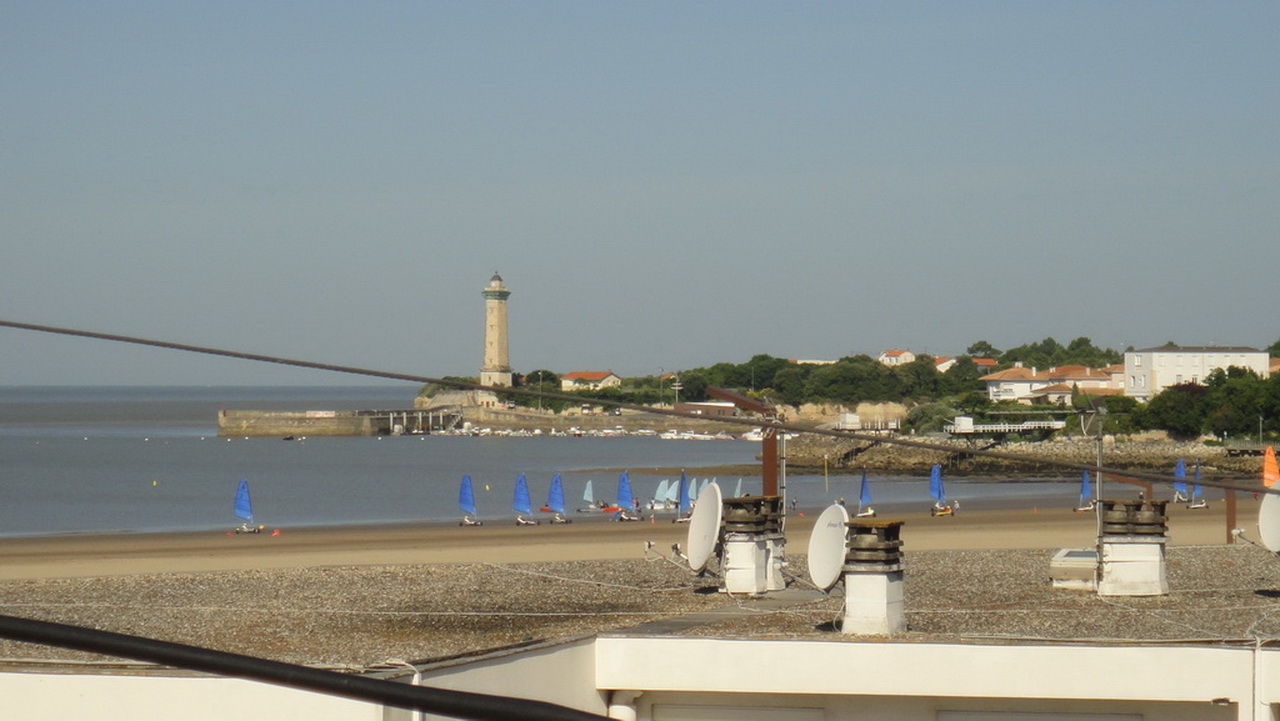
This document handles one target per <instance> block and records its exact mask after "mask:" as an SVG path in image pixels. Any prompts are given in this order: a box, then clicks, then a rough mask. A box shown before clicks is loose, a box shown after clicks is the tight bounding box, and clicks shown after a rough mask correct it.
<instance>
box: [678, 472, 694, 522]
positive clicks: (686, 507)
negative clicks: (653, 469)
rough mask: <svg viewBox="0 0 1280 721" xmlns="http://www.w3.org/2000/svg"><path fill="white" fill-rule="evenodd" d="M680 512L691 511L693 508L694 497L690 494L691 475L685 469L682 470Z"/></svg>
mask: <svg viewBox="0 0 1280 721" xmlns="http://www.w3.org/2000/svg"><path fill="white" fill-rule="evenodd" d="M679 502H680V512H681V513H689V512H691V511H692V510H693V498H692V497H691V496H690V495H689V477H688V476H686V475H685V473H684V470H683V469H681V470H680V497H679Z"/></svg>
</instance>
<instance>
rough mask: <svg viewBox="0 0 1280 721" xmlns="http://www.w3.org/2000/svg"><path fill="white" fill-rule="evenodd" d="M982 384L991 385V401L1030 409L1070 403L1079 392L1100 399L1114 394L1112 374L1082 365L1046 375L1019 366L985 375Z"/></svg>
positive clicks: (1060, 368) (1050, 371)
mask: <svg viewBox="0 0 1280 721" xmlns="http://www.w3.org/2000/svg"><path fill="white" fill-rule="evenodd" d="M981 380H982V381H983V382H984V383H986V384H987V397H988V398H990V399H991V400H993V401H1017V402H1019V403H1025V404H1028V405H1030V404H1032V403H1061V402H1066V401H1068V400H1070V398H1071V394H1072V393H1073V392H1074V391H1075V390H1077V389H1078V390H1080V391H1081V392H1084V393H1094V394H1098V395H1104V394H1106V393H1108V392H1114V389H1113V387H1112V374H1111V373H1108V372H1107V371H1106V370H1098V369H1096V368H1087V367H1085V366H1081V365H1065V366H1058V367H1055V368H1050V369H1049V370H1046V371H1037V370H1036V369H1035V368H1025V367H1023V366H1016V367H1013V368H1009V369H1008V370H1003V371H998V372H996V373H991V374H989V375H985V376H983V377H982V378H981Z"/></svg>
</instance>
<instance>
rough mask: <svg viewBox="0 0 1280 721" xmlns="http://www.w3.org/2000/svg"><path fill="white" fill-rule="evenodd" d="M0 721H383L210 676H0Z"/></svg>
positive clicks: (344, 706)
mask: <svg viewBox="0 0 1280 721" xmlns="http://www.w3.org/2000/svg"><path fill="white" fill-rule="evenodd" d="M0 698H2V699H4V701H3V711H2V712H0V718H6V719H22V720H23V721H68V720H69V719H93V721H173V720H174V719H181V720H182V721H229V720H230V719H241V718H253V719H262V720H263V721H266V720H268V719H270V720H272V721H284V720H285V719H305V720H306V721H382V719H383V710H382V706H381V705H380V704H376V703H365V702H362V701H353V700H351V699H345V698H338V697H336V696H327V695H322V694H318V693H311V692H308V691H300V690H297V689H291V688H284V687H282V686H274V685H271V684H265V683H257V682H254V681H244V680H241V679H229V678H218V677H214V676H173V675H161V674H154V673H145V674H141V675H134V674H130V675H122V674H118V673H0Z"/></svg>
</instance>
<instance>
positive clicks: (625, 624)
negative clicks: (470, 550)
mask: <svg viewBox="0 0 1280 721" xmlns="http://www.w3.org/2000/svg"><path fill="white" fill-rule="evenodd" d="M904 541H905V542H906V546H905V548H904V557H905V564H906V570H905V582H904V592H905V596H906V612H907V622H908V626H909V630H908V632H906V633H904V634H898V635H894V636H892V637H878V638H877V637H867V636H857V635H844V634H841V633H839V632H837V631H835V628H834V625H833V624H834V621H835V620H836V619H838V618H839V617H840V608H841V604H842V603H843V593H842V592H841V591H840V590H839V586H837V590H836V591H834V592H833V593H831V594H829V595H823V594H820V593H816V592H811V593H804V592H802V590H803V589H805V588H807V587H808V586H807V583H806V582H805V581H797V582H795V583H794V584H793V588H794V589H796V590H795V591H792V592H789V593H788V595H787V597H786V598H783V599H780V598H779V597H777V596H766V597H764V598H762V599H750V598H740V597H733V598H731V597H729V596H727V595H725V594H723V593H720V592H718V591H717V590H716V585H717V583H716V580H715V579H714V578H698V577H694V576H692V575H691V574H690V573H689V571H688V570H687V569H685V568H681V567H679V566H677V565H675V564H673V563H670V562H668V561H666V560H662V559H660V558H658V557H656V556H652V555H651V556H650V558H649V559H648V560H646V559H642V558H637V559H632V560H622V561H572V562H556V563H525V564H514V565H498V564H476V563H471V564H454V565H395V566H343V567H328V568H302V569H272V570H256V571H236V572H225V573H167V574H151V575H135V576H118V577H104V578H76V579H48V580H21V581H4V582H0V594H3V597H4V598H5V602H6V606H7V608H6V613H8V614H11V615H16V616H22V617H26V618H36V619H41V620H49V621H55V622H59V623H70V624H77V625H84V626H89V627H93V628H99V629H105V630H111V631H117V632H121V633H131V634H137V635H143V636H148V637H151V638H157V639H161V640H166V641H173V642H179V643H187V644H194V645H200V646H206V647H210V648H215V649H219V650H225V651H233V652H236V653H243V654H248V655H252V656H259V657H264V658H270V659H275V660H280V661H286V662H291V663H301V664H307V665H313V666H328V667H339V668H344V669H351V670H368V669H373V668H378V667H381V666H383V665H384V664H385V662H386V661H387V660H388V659H392V658H400V659H406V660H410V661H431V660H440V659H446V658H451V657H457V656H465V655H469V654H476V653H482V652H486V651H492V650H495V649H502V648H512V647H521V646H525V645H528V644H534V643H539V642H545V641H554V640H556V639H569V638H578V637H581V636H583V635H584V634H586V635H591V634H601V633H609V634H611V635H624V636H625V635H642V636H646V637H650V636H654V635H658V636H662V635H667V636H672V637H716V638H730V639H759V640H767V639H806V640H826V641H832V642H849V641H867V640H869V639H870V640H879V641H887V642H894V643H921V642H928V643H984V644H989V643H993V642H994V643H1010V644H1016V643H1039V644H1043V643H1046V642H1047V643H1062V644H1079V643H1092V644H1104V645H1111V644H1121V645H1125V644H1135V643H1160V644H1168V643H1182V644H1210V645H1221V644H1238V643H1249V642H1251V639H1254V638H1263V639H1266V638H1276V637H1280V614H1277V613H1276V611H1277V610H1280V560H1277V558H1276V557H1275V556H1274V555H1273V554H1271V553H1269V552H1267V551H1265V550H1263V549H1261V548H1259V547H1256V546H1253V545H1248V544H1238V545H1231V546H1228V545H1221V546H1170V547H1168V548H1167V554H1168V555H1167V558H1168V579H1169V587H1170V589H1171V593H1169V594H1167V595H1164V596H1155V597H1119V598H1117V597H1110V598H1099V597H1098V596H1097V595H1095V594H1093V593H1090V592H1084V591H1068V590H1061V589H1055V588H1053V587H1052V586H1051V584H1050V581H1049V562H1050V559H1051V557H1052V556H1053V554H1054V553H1056V551H1057V550H1058V549H1039V550H993V551H970V550H966V551H958V550H956V551H919V552H914V553H913V552H911V550H910V533H909V532H908V533H904ZM789 561H790V570H791V571H792V572H799V573H802V574H803V569H804V568H805V562H804V558H803V556H800V555H796V554H792V555H791V556H790V557H789ZM695 613H696V614H703V615H702V616H701V617H700V618H698V619H697V620H696V621H694V622H680V623H672V622H669V621H670V620H672V619H679V618H682V617H687V616H688V615H689V614H695ZM664 619H665V620H667V621H668V622H665V623H658V622H659V621H664ZM0 659H9V661H5V662H2V663H3V665H4V666H5V667H9V668H13V667H17V666H22V665H23V664H24V663H25V662H24V661H23V660H24V659H30V660H32V662H39V663H40V665H41V666H42V668H43V667H46V665H47V664H48V662H49V661H54V660H65V661H68V662H87V661H95V660H103V657H97V656H93V655H91V654H85V653H81V652H75V651H67V650H63V649H59V648H52V647H45V646H37V645H31V644H25V643H19V642H13V641H0Z"/></svg>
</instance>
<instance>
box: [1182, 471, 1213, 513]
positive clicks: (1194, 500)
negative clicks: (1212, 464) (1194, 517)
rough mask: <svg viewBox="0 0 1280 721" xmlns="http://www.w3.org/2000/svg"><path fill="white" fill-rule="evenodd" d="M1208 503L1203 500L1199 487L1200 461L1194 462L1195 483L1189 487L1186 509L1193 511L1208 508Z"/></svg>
mask: <svg viewBox="0 0 1280 721" xmlns="http://www.w3.org/2000/svg"><path fill="white" fill-rule="evenodd" d="M1208 507H1209V502H1208V501H1206V500H1205V498H1204V489H1203V488H1201V487H1200V461H1196V482H1195V483H1194V484H1192V486H1191V501H1190V502H1189V503H1188V504H1187V508H1189V509H1191V510H1193V511H1195V510H1199V509H1201V508H1208Z"/></svg>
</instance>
